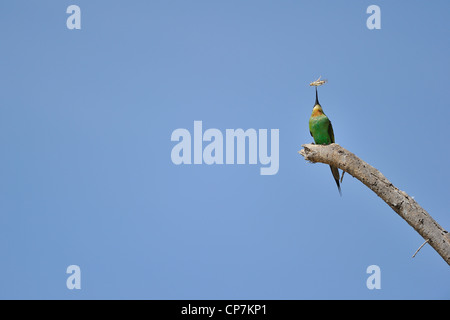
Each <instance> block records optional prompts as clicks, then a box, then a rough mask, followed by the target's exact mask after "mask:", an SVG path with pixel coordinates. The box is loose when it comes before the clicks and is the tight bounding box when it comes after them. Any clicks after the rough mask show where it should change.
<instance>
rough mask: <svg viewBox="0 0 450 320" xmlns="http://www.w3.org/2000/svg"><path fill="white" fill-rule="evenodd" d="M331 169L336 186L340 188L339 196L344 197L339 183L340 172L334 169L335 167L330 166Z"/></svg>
mask: <svg viewBox="0 0 450 320" xmlns="http://www.w3.org/2000/svg"><path fill="white" fill-rule="evenodd" d="M330 169H331V173H332V174H333V178H334V181H336V185H337V187H338V190H339V194H340V195H341V197H342V191H341V185H340V183H339V170H338V168H336V167H333V166H330Z"/></svg>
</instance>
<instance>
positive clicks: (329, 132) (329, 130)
mask: <svg viewBox="0 0 450 320" xmlns="http://www.w3.org/2000/svg"><path fill="white" fill-rule="evenodd" d="M328 135H329V136H330V140H331V143H334V132H333V126H332V125H331V121H330V125H329V126H328Z"/></svg>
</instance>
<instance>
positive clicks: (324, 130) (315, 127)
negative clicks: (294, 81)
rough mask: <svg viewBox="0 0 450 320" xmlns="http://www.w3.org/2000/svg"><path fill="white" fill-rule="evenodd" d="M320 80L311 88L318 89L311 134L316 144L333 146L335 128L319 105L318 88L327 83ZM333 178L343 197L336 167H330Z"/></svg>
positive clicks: (310, 123)
mask: <svg viewBox="0 0 450 320" xmlns="http://www.w3.org/2000/svg"><path fill="white" fill-rule="evenodd" d="M319 80H320V78H319V79H318V80H316V81H314V82H311V84H310V85H311V86H315V87H316V102H315V103H314V108H313V111H312V114H311V118H309V133H310V134H311V136H312V137H313V138H314V143H315V144H331V143H334V132H333V126H332V125H331V121H330V119H328V117H327V116H326V115H325V113H324V112H323V109H322V106H321V105H320V103H319V97H318V93H317V86H320V85H322V84H324V83H325V82H324V81H323V80H322V81H319ZM330 168H331V173H332V174H333V178H334V180H335V181H336V185H337V187H338V190H339V194H340V195H341V196H342V192H341V185H340V184H339V170H338V168H336V167H333V166H330Z"/></svg>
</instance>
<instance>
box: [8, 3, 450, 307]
mask: <svg viewBox="0 0 450 320" xmlns="http://www.w3.org/2000/svg"><path fill="white" fill-rule="evenodd" d="M71 4H76V5H78V6H79V7H80V8H81V30H69V29H67V27H66V19H67V18H68V16H69V15H68V14H67V13H66V9H67V7H68V6H69V5H71ZM371 4H376V5H378V6H380V8H381V29H380V30H369V29H368V28H367V27H366V20H367V18H368V17H369V15H368V14H367V13H366V9H367V7H368V6H369V5H371ZM449 10H450V3H449V2H448V1H432V2H427V3H425V2H419V1H395V3H393V2H392V1H375V2H367V1H347V2H345V3H342V2H339V3H337V2H336V1H281V2H280V1H253V0H251V1H222V0H220V1H196V0H195V1H194V0H192V1H178V0H176V1H175V0H174V1H170V2H169V1H153V0H152V1H127V2H124V1H83V0H77V1H33V2H29V1H2V2H1V4H0V38H1V39H2V41H1V43H2V45H1V50H0V61H1V72H0V88H1V89H0V148H1V157H0V177H1V179H0V256H1V263H0V298H2V299H16V298H19V299H55V298H56V299H449V298H450V273H449V267H448V265H447V264H446V263H445V262H444V260H443V259H442V258H441V257H440V256H439V255H438V254H437V253H436V252H435V251H434V250H433V249H432V248H431V247H430V246H425V247H424V248H422V250H421V251H420V253H419V254H418V255H417V256H416V257H415V258H414V259H412V258H411V256H412V255H413V253H414V252H415V251H416V249H417V248H418V247H419V246H420V245H421V244H422V243H423V239H422V238H421V237H420V236H419V235H418V234H417V233H416V232H415V231H414V230H413V229H412V228H411V227H410V226H409V225H408V224H407V223H406V222H405V221H403V220H402V219H401V218H400V217H399V216H397V215H396V214H395V213H394V212H393V211H392V210H391V209H390V208H389V207H388V206H387V205H386V204H385V203H384V202H383V201H382V200H381V199H379V198H378V197H377V196H376V195H375V194H373V193H372V192H371V191H370V190H368V189H367V188H366V187H365V186H364V185H362V184H361V183H360V182H359V181H357V180H356V179H354V178H352V177H351V176H349V175H346V176H345V177H344V181H343V185H342V192H343V196H342V197H340V196H339V193H338V191H337V189H336V185H335V183H334V181H333V179H332V176H331V173H330V170H329V168H328V167H327V166H325V165H322V164H314V165H313V164H310V163H307V162H305V161H304V160H303V158H302V157H301V156H299V155H298V153H297V151H298V150H300V149H301V145H302V144H304V143H310V142H311V141H312V138H311V137H310V135H309V130H308V119H309V116H310V114H311V110H312V107H313V103H314V90H313V89H312V88H311V87H309V86H308V83H309V82H310V81H313V80H315V79H316V78H317V77H318V76H320V75H321V76H322V77H323V78H327V79H328V80H329V83H328V84H326V85H325V86H323V87H321V88H320V90H319V93H320V102H321V104H322V106H323V108H324V111H325V113H326V114H327V115H328V116H329V118H330V119H331V121H332V122H333V127H334V132H335V137H336V142H337V143H339V144H341V145H342V146H343V147H345V148H347V149H348V150H350V151H352V152H354V153H355V154H356V155H358V156H360V157H361V158H362V159H364V160H365V161H367V162H368V163H370V164H371V165H373V166H374V167H376V168H377V169H379V170H380V171H381V172H382V173H383V174H384V175H385V176H386V177H387V178H388V179H390V180H391V181H392V182H393V183H394V185H396V186H397V187H399V188H400V189H402V190H404V191H406V192H407V193H408V194H410V195H411V196H414V197H415V199H416V200H417V201H418V203H419V204H420V205H422V206H423V207H424V208H425V209H426V210H427V211H428V212H429V213H430V214H431V215H432V216H433V217H434V219H435V220H437V222H438V223H439V224H441V225H442V226H443V227H444V228H447V229H448V228H449V227H450V214H449V210H448V208H449V207H450V198H449V197H448V196H447V195H448V192H449V184H448V181H449V180H450V173H449V172H448V170H447V169H448V166H447V162H448V161H447V159H448V158H449V157H450V152H449V150H448V148H447V146H448V132H447V129H448V118H449V116H450V111H449V108H448V107H449V102H448V101H449V99H450V94H449V90H448V81H449V80H448V75H449V74H450V65H449V59H448V56H449V49H450V42H449V39H450V29H449V28H448V12H449ZM195 120H201V121H203V128H204V130H206V129H208V128H217V129H219V130H221V132H223V133H225V130H226V129H237V128H242V129H244V130H246V129H249V128H255V129H279V133H280V140H279V143H280V152H279V158H280V167H279V171H278V173H277V174H276V175H272V176H262V175H260V174H259V170H260V165H259V164H257V165H250V164H246V165H211V166H209V165H206V164H203V165H180V166H176V165H174V164H173V163H172V161H171V156H170V155H171V150H172V148H173V146H174V145H175V143H174V142H172V141H171V139H170V137H171V133H172V132H173V131H174V130H175V129H177V128H186V129H188V130H190V131H191V134H192V133H193V125H194V121H195ZM69 265H78V266H80V269H81V286H82V288H81V290H69V289H67V287H66V279H67V277H68V274H66V268H67V267H68V266H69ZM370 265H378V266H379V267H380V270H381V289H380V290H368V289H367V287H366V279H367V278H368V276H369V275H368V274H367V273H366V268H367V267H368V266H370Z"/></svg>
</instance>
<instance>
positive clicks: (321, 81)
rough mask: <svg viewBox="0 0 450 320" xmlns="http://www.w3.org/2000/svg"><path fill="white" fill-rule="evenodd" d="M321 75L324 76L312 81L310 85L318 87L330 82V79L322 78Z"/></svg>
mask: <svg viewBox="0 0 450 320" xmlns="http://www.w3.org/2000/svg"><path fill="white" fill-rule="evenodd" d="M321 77H322V76H320V77H319V79H317V80H316V81H313V82H311V83H310V84H309V85H310V86H311V87H318V86H321V85H323V84H325V83H327V82H328V80H326V79H323V80H320V78H321Z"/></svg>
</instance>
